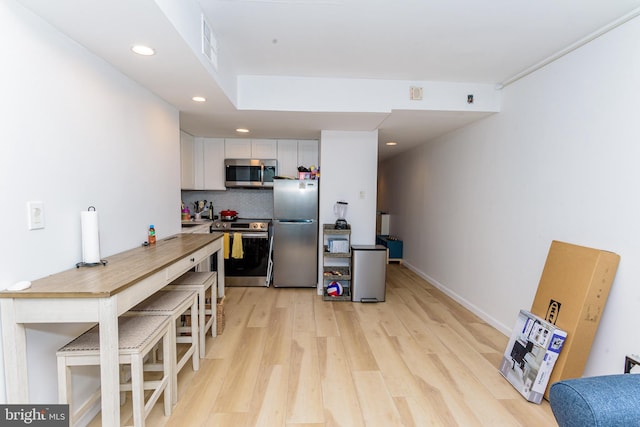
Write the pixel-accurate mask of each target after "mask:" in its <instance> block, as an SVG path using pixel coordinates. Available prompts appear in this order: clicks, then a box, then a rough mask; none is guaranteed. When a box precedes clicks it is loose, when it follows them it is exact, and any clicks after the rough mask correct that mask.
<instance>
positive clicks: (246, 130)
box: [236, 128, 249, 133]
mask: <svg viewBox="0 0 640 427" xmlns="http://www.w3.org/2000/svg"><path fill="white" fill-rule="evenodd" d="M236 132H240V133H249V129H244V128H238V129H236Z"/></svg>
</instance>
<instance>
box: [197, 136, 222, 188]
mask: <svg viewBox="0 0 640 427" xmlns="http://www.w3.org/2000/svg"><path fill="white" fill-rule="evenodd" d="M224 156H225V140H224V139H222V138H202V158H203V177H202V178H203V189H204V190H226V188H225V186H224Z"/></svg>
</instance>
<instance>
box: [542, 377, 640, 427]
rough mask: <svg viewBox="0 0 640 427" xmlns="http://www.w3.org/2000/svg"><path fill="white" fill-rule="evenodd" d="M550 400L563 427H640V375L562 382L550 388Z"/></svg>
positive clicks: (577, 379) (557, 419)
mask: <svg viewBox="0 0 640 427" xmlns="http://www.w3.org/2000/svg"><path fill="white" fill-rule="evenodd" d="M549 403H550V404H551V410H552V411H553V415H554V416H555V418H556V421H557V422H558V425H559V426H560V427H592V426H593V427H596V426H597V427H630V426H640V375H639V374H617V375H603V376H597V377H588V378H576V379H570V380H563V381H558V382H557V383H554V384H553V385H552V386H551V388H550V390H549Z"/></svg>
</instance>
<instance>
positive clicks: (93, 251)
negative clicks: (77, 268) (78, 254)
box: [80, 208, 100, 264]
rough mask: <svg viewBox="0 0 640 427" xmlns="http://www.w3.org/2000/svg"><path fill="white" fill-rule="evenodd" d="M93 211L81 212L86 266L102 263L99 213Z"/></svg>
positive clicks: (83, 258)
mask: <svg viewBox="0 0 640 427" xmlns="http://www.w3.org/2000/svg"><path fill="white" fill-rule="evenodd" d="M90 209H91V208H90ZM93 209H94V210H88V211H82V212H80V223H81V225H82V262H84V263H85V264H95V263H99V262H100V234H99V232H98V212H97V211H96V210H95V208H93Z"/></svg>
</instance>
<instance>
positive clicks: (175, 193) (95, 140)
mask: <svg viewBox="0 0 640 427" xmlns="http://www.w3.org/2000/svg"><path fill="white" fill-rule="evenodd" d="M0 28H1V30H0V34H1V37H0V51H1V52H2V53H3V58H4V60H3V65H2V67H0V93H1V94H2V96H0V116H1V117H2V142H0V187H1V194H2V197H1V198H0V235H1V236H2V239H1V240H0V260H2V261H1V263H2V266H1V268H0V289H4V288H6V286H7V285H9V284H12V283H14V282H17V281H19V280H35V279H37V278H40V277H43V276H45V275H48V274H52V273H56V272H59V271H62V270H66V269H69V268H73V267H74V265H75V263H76V262H79V261H81V243H80V242H81V240H80V239H81V236H80V214H79V212H80V211H81V210H86V209H87V207H88V206H90V205H92V206H95V207H96V208H97V210H98V211H99V221H100V239H101V255H102V257H103V258H107V259H108V257H109V255H111V254H114V253H117V252H121V251H123V250H126V249H130V248H133V247H135V246H138V245H140V244H141V243H142V242H143V241H145V240H146V230H147V227H148V226H149V224H150V223H153V224H154V225H155V226H156V230H157V233H158V237H159V238H162V237H166V236H168V235H170V234H175V233H178V232H179V231H180V219H179V214H178V212H179V203H180V171H179V168H180V164H179V163H180V150H179V121H178V112H177V111H176V110H175V109H174V108H172V107H170V106H169V105H167V104H166V103H164V102H163V101H161V100H159V99H158V98H157V97H156V96H154V95H153V94H151V93H149V92H148V91H146V90H144V89H142V88H141V87H140V86H138V85H137V84H136V83H134V82H132V81H131V80H129V79H128V78H127V77H125V76H124V75H122V74H121V73H120V72H118V71H115V70H114V69H113V68H111V67H110V66H109V65H107V64H106V63H105V62H104V61H102V60H100V59H98V58H97V57H95V56H94V55H92V54H91V53H90V52H88V51H87V50H85V49H84V48H83V47H81V46H79V45H78V44H76V43H75V42H72V41H70V40H69V39H68V38H66V37H65V36H63V35H61V34H60V33H59V32H57V31H56V30H54V29H52V28H51V27H50V26H49V25H48V24H46V23H44V22H43V21H41V20H40V19H39V18H37V17H35V16H34V15H32V14H31V13H30V12H28V11H26V10H25V9H23V7H22V6H21V5H19V4H17V3H16V2H14V1H12V0H9V1H4V2H1V3H0ZM127 48H128V47H127V46H123V49H127ZM29 200H38V201H42V202H43V203H44V213H45V228H44V229H42V230H33V231H28V230H27V219H26V217H27V216H26V203H27V201H29ZM107 268H108V267H107ZM82 329H83V326H77V325H56V326H53V325H40V326H37V327H33V328H29V330H28V334H27V346H28V360H29V362H28V363H29V366H28V367H29V371H30V372H29V373H30V378H29V384H30V396H31V400H32V401H33V402H37V403H55V402H57V389H56V384H57V382H56V376H55V372H56V367H55V350H56V349H57V348H58V347H60V346H61V345H63V344H64V343H66V341H68V340H69V339H70V338H71V337H74V336H75V335H76V334H78V333H79V332H80V331H81V330H82ZM4 351H7V349H4ZM1 377H2V378H4V371H2V376H1ZM0 401H2V402H6V395H5V394H4V388H3V387H0Z"/></svg>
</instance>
